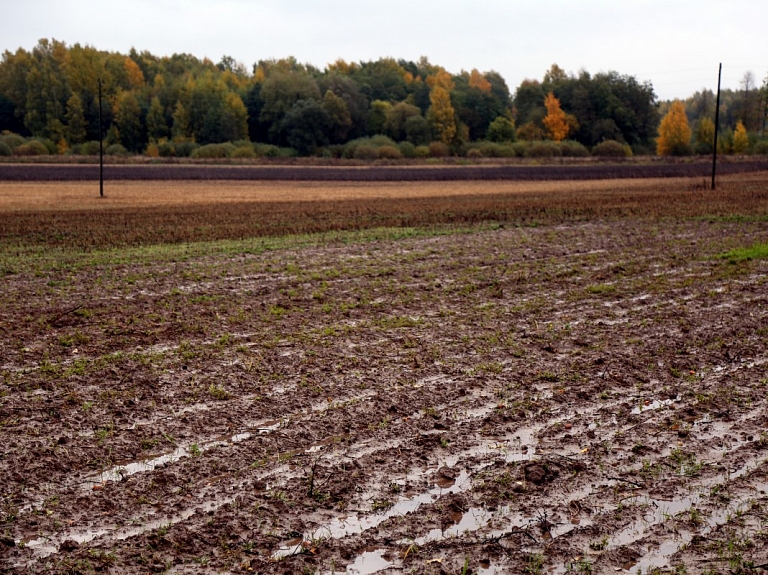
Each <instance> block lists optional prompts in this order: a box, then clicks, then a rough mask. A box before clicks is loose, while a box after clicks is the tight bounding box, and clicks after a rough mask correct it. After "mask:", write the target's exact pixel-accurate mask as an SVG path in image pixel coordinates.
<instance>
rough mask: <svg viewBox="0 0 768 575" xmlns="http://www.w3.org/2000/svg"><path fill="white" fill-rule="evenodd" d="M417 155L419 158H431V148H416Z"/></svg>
mask: <svg viewBox="0 0 768 575" xmlns="http://www.w3.org/2000/svg"><path fill="white" fill-rule="evenodd" d="M414 152H415V153H416V157H417V158H428V157H429V147H428V146H416V149H415V150H414Z"/></svg>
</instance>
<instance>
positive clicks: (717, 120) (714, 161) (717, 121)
mask: <svg viewBox="0 0 768 575" xmlns="http://www.w3.org/2000/svg"><path fill="white" fill-rule="evenodd" d="M722 73H723V63H722V62H720V69H719V70H718V72H717V103H716V104H715V144H714V150H713V151H712V190H714V189H715V171H716V170H717V132H718V130H719V129H720V76H721V75H722Z"/></svg>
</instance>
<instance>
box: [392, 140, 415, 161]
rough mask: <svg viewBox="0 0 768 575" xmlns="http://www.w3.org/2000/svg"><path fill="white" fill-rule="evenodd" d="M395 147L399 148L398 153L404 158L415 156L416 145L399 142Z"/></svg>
mask: <svg viewBox="0 0 768 575" xmlns="http://www.w3.org/2000/svg"><path fill="white" fill-rule="evenodd" d="M397 147H398V149H399V150H400V153H401V154H402V155H403V157H404V158H415V157H416V146H414V145H413V144H411V143H410V142H400V143H399V144H398V145H397Z"/></svg>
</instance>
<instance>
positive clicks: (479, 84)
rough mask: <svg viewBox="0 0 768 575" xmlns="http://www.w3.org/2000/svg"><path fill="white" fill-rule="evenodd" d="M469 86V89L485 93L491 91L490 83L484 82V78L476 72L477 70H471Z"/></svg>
mask: <svg viewBox="0 0 768 575" xmlns="http://www.w3.org/2000/svg"><path fill="white" fill-rule="evenodd" d="M469 85H470V87H472V88H477V89H479V90H481V91H483V92H485V93H488V92H490V91H491V83H490V82H489V81H488V80H486V78H485V76H483V75H482V74H481V73H480V72H478V71H477V69H474V70H472V72H471V73H470V74H469Z"/></svg>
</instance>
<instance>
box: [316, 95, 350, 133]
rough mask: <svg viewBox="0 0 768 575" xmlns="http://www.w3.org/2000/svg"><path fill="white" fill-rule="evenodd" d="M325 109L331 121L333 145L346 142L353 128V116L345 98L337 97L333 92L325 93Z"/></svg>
mask: <svg viewBox="0 0 768 575" xmlns="http://www.w3.org/2000/svg"><path fill="white" fill-rule="evenodd" d="M323 109H324V110H325V111H326V113H327V114H328V117H329V118H330V120H331V129H330V139H331V142H333V143H341V142H344V141H346V139H347V134H348V133H349V129H350V128H351V127H352V115H351V114H350V113H349V106H348V105H347V103H346V102H345V101H344V98H342V97H341V96H337V95H336V94H334V93H333V92H332V91H331V90H326V91H325V96H323Z"/></svg>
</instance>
